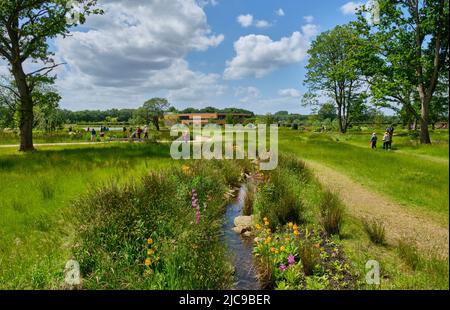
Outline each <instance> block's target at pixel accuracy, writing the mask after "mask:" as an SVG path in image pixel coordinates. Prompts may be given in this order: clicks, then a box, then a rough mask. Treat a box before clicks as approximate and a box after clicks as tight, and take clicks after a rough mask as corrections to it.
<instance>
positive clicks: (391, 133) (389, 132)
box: [386, 125, 394, 148]
mask: <svg viewBox="0 0 450 310" xmlns="http://www.w3.org/2000/svg"><path fill="white" fill-rule="evenodd" d="M386 132H387V133H388V134H389V136H390V137H391V139H390V141H389V147H390V148H392V140H393V137H394V125H391V126H389V127H388V128H387V129H386Z"/></svg>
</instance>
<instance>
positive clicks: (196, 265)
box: [74, 161, 241, 290]
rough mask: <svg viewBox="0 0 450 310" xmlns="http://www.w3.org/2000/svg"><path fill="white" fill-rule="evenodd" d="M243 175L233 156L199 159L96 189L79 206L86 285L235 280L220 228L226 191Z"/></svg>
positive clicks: (190, 285)
mask: <svg viewBox="0 0 450 310" xmlns="http://www.w3.org/2000/svg"><path fill="white" fill-rule="evenodd" d="M240 177H241V169H240V168H239V166H238V165H237V164H236V163H234V162H229V161H218V162H207V161H200V162H193V163H190V164H189V165H184V166H183V167H182V169H180V168H172V169H169V170H161V171H158V172H152V173H150V174H149V175H147V176H145V177H143V178H142V180H140V181H138V182H133V183H129V184H127V185H126V186H123V187H120V186H117V185H115V184H113V185H110V186H108V187H106V188H102V189H98V190H95V191H92V192H91V193H90V194H88V195H87V196H86V197H84V198H83V199H81V200H80V201H78V202H77V203H76V204H75V208H74V210H75V213H76V215H75V217H76V218H77V219H78V223H79V224H78V225H76V226H77V227H78V226H79V227H81V229H80V230H79V231H78V233H77V236H76V241H75V244H76V245H75V247H74V258H75V259H76V260H77V261H79V262H80V265H81V271H82V276H83V288H86V289H172V290H173V289H229V288H230V287H232V284H233V276H232V273H233V268H232V266H231V264H230V262H229V260H228V253H227V249H226V247H224V245H223V244H222V240H221V235H222V224H223V215H224V212H225V210H224V208H225V201H226V200H225V198H224V195H225V194H226V193H227V192H228V191H229V189H230V187H232V186H235V185H238V184H239V180H240ZM197 200H198V201H197ZM196 206H198V211H197V208H196Z"/></svg>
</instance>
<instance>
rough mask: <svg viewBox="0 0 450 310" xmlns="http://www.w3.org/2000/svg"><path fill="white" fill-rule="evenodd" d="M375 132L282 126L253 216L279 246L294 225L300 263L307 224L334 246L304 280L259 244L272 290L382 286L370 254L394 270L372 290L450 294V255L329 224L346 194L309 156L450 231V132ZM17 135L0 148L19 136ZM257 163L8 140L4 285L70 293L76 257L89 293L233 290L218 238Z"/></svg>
mask: <svg viewBox="0 0 450 310" xmlns="http://www.w3.org/2000/svg"><path fill="white" fill-rule="evenodd" d="M166 134H167V131H166V132H165V133H163V134H161V135H160V137H162V138H161V139H163V140H164V139H165V138H164V137H165V135H166ZM371 134H372V131H369V130H365V131H352V132H349V133H348V134H346V135H340V134H337V133H312V132H304V131H298V130H292V129H286V128H282V129H280V141H279V147H280V151H282V153H283V154H282V157H281V159H280V167H279V169H277V170H276V171H274V172H271V173H269V174H267V175H266V176H265V177H266V178H268V179H267V180H268V181H267V184H260V185H258V186H257V188H258V191H256V190H255V193H256V194H255V196H254V197H253V196H252V197H251V199H250V198H249V206H250V207H249V209H248V210H247V212H248V213H249V214H250V213H252V212H253V213H254V214H255V215H256V216H257V217H258V219H259V221H261V222H260V224H261V225H263V226H264V220H263V218H264V217H269V220H270V223H269V224H268V227H270V228H271V229H272V231H271V233H273V234H274V235H273V237H274V238H275V239H276V240H282V239H283V238H287V237H289V236H291V235H292V231H290V229H291V228H289V227H288V226H287V225H288V222H291V221H293V222H296V223H298V224H299V225H300V226H301V227H300V229H299V234H300V235H301V236H302V237H303V238H304V239H303V241H302V242H303V243H300V245H299V244H293V243H289V244H287V245H286V246H290V247H292V249H293V250H294V249H295V251H296V253H298V255H299V257H303V259H304V260H306V259H308V258H309V259H310V261H311V262H314V259H315V256H314V255H315V254H314V253H315V252H314V251H316V250H315V249H314V248H313V247H312V246H313V245H314V244H313V243H311V242H309V241H308V238H307V237H305V236H308V232H309V229H310V230H311V231H313V233H312V234H313V237H312V240H313V241H314V242H315V243H317V244H318V247H319V248H320V247H323V248H324V249H325V250H324V251H325V254H324V253H322V254H321V255H323V257H322V256H321V258H320V262H321V263H320V264H319V265H320V266H321V269H320V270H316V269H314V268H310V269H311V271H308V269H307V268H306V267H307V266H306V265H302V266H301V265H299V267H298V268H300V269H299V270H297V271H298V274H302V275H304V276H301V277H300V278H295V274H294V275H290V276H289V274H286V275H285V274H280V272H279V270H278V267H277V266H278V265H277V264H279V261H278V260H286V259H287V256H286V255H285V254H277V256H271V255H272V254H271V251H272V249H271V247H272V246H274V247H276V250H277V251H278V249H281V248H280V246H281V245H282V244H281V243H279V241H276V242H275V243H273V244H271V243H270V242H269V243H267V244H265V245H264V244H263V245H261V247H260V248H258V250H257V251H259V252H258V253H260V254H261V253H262V254H261V255H262V256H263V257H264V255H266V256H267V257H271V258H270V259H271V260H266V261H265V263H266V269H265V270H266V271H267V273H266V275H265V276H266V278H267V279H268V281H269V282H270V283H271V285H270V286H271V288H278V289H324V288H331V289H342V288H357V289H373V288H374V287H373V286H367V285H365V284H364V268H365V263H366V261H367V260H368V259H369V258H370V259H377V260H379V261H380V262H381V263H382V264H383V266H384V267H385V268H384V269H383V273H382V276H383V285H381V286H380V287H377V288H381V289H411V288H412V289H442V288H444V289H448V285H449V284H448V283H449V281H448V258H446V259H442V258H438V257H433V256H431V257H430V256H429V255H425V254H426V253H420V252H418V251H417V250H416V249H415V248H414V247H413V246H412V245H409V244H403V245H398V246H393V245H389V246H386V245H377V244H374V243H373V242H371V241H370V238H369V236H368V235H367V233H366V232H365V230H364V225H363V223H361V221H360V220H358V219H356V218H354V217H353V216H352V215H351V214H347V213H344V215H343V217H342V220H343V222H342V226H339V232H338V233H336V232H333V233H329V234H327V229H331V228H332V227H333V225H334V224H333V222H332V220H333V219H332V218H326V217H325V214H326V212H340V211H339V210H338V209H339V207H338V206H337V205H338V204H339V202H338V200H336V201H335V200H333V199H331V198H329V197H328V198H326V197H327V196H326V195H325V191H324V189H323V188H322V186H321V185H320V184H319V182H318V180H317V179H316V178H315V177H314V175H313V173H312V171H309V170H308V169H307V168H305V166H304V163H303V162H302V161H305V162H306V163H307V162H308V161H311V162H317V163H320V164H322V165H325V166H327V167H330V168H332V169H334V170H336V171H338V172H339V173H342V174H344V175H346V176H348V177H350V178H351V179H352V180H354V181H356V182H357V183H359V184H362V185H363V186H364V187H365V188H368V189H371V190H372V191H374V192H376V193H380V194H383V195H385V196H387V197H389V198H391V199H392V200H393V201H396V202H398V203H400V204H401V205H403V206H404V207H405V208H407V209H410V210H413V211H414V212H416V213H417V214H418V215H420V216H424V217H429V218H431V219H433V220H435V221H436V222H437V223H439V225H441V226H443V227H448V223H449V192H448V188H449V166H448V158H449V151H448V131H447V130H443V131H433V132H432V139H433V141H434V143H433V144H432V145H430V146H422V145H419V144H418V143H417V139H416V137H414V136H412V135H411V134H410V133H408V132H406V131H401V130H398V131H397V132H396V135H395V137H394V145H393V150H392V151H385V150H383V149H382V148H381V147H379V149H377V150H372V149H370V147H369V139H370V135H371ZM381 134H382V133H379V135H381ZM8 135H9V136H8V138H7V139H4V140H1V142H0V144H3V145H5V144H15V143H16V142H17V140H16V138H12V137H11V136H10V134H9V133H8ZM57 136H58V138H48V137H47V138H46V137H44V136H42V137H41V136H39V135H38V138H37V139H36V141H37V142H39V143H54V142H70V141H69V140H68V139H67V135H66V134H61V135H57ZM84 140H86V137H84V136H83V137H82V138H80V140H79V141H84ZM380 140H381V139H380ZM298 160H300V161H298ZM250 166H251V165H250ZM250 166H249V162H248V161H240V162H238V163H236V162H232V161H224V162H221V161H219V162H214V161H213V162H204V161H201V162H190V161H188V162H186V161H183V162H180V161H174V160H172V159H171V157H170V153H169V145H168V144H158V143H127V142H125V143H114V142H113V143H104V144H103V143H102V144H100V143H99V144H96V145H64V146H45V147H43V146H41V147H37V152H32V153H26V154H22V153H19V152H17V151H16V148H10V147H7V148H0V289H64V288H65V287H64V284H63V283H64V266H65V263H66V262H67V261H68V260H69V259H73V258H75V259H77V260H79V261H81V262H83V266H84V267H82V271H83V277H84V278H83V279H84V284H83V288H86V289H133V288H135V289H148V288H150V289H180V288H191V289H217V288H229V287H231V285H232V274H233V271H232V270H231V269H230V266H229V264H228V262H227V254H226V251H224V247H223V244H221V243H220V238H219V237H220V236H219V234H218V231H219V230H220V225H221V223H222V221H223V215H224V206H225V204H226V203H227V201H226V199H224V198H223V194H224V193H225V192H226V191H227V190H229V188H230V187H232V186H236V185H238V184H239V182H241V181H242V180H241V179H240V178H242V173H243V172H247V173H250V171H251V170H252V168H251V167H250ZM193 188H196V189H198V191H199V194H200V195H201V199H202V200H203V201H205V200H208V201H210V204H211V208H210V209H205V210H204V216H205V217H204V219H205V223H202V225H194V224H192V222H193V221H194V222H195V216H194V213H193V210H192V207H191V206H190V205H189V203H190V199H191V197H190V196H189V193H190V191H191V190H192V189H193ZM149 197H150V198H149ZM277 197H278V198H277ZM324 197H325V198H324ZM324 199H325V200H324ZM327 199H328V200H329V201H328V200H327ZM330 199H331V200H330ZM324 201H325V202H324ZM327 201H328V202H327ZM324 206H325V207H324ZM334 207H335V209H333V208H334ZM324 208H325V209H324ZM326 208H329V210H328V211H327V210H326ZM330 214H333V216H335V214H337V213H330ZM325 220H326V221H328V223H325V222H324V221H325ZM339 221H340V220H339ZM325 224H327V225H328V226H327V225H325ZM330 227H331V228H330ZM262 234H264V232H262ZM261 236H262V237H264V238H267V237H268V236H267V235H261ZM325 236H326V237H325ZM149 237H151V238H153V239H154V241H155V244H154V248H152V250H153V249H154V252H157V253H158V256H159V258H160V259H161V261H162V262H164V263H157V262H156V261H155V262H154V263H155V265H154V268H152V269H151V271H149V269H146V267H145V265H144V260H145V257H146V254H145V251H146V249H147V248H146V244H145V242H146V240H147V238H149ZM268 245H270V246H268ZM152 246H153V245H152ZM334 248H336V249H342V250H343V253H344V254H342V256H338V258H337V259H336V260H332V259H331V260H330V259H328V258H327V256H326V255H327V254H329V255H331V254H332V252H331V250H330V249H334ZM152 253H153V251H152ZM152 255H153V254H152ZM285 256H286V257H285ZM214 259H216V260H214ZM267 262H270V264H269V263H267ZM152 264H153V262H152ZM269 265H270V266H272V267H271V268H272V269H270V270H269V269H268V268H267V266H269ZM86 266H87V267H86ZM152 266H153V265H152ZM180 266H184V267H180ZM208 266H211V268H210V269H208ZM180 268H182V269H183V268H184V269H183V270H181V269H180ZM296 268H297V267H296ZM333 268H334V269H333ZM336 268H337V269H336ZM186 270H188V271H191V273H190V272H187V271H186ZM293 270H294V269H293ZM269 271H270V272H269ZM192 273H195V275H193V274H192ZM121 275H124V276H121ZM208 277H210V278H208ZM339 279H341V280H342V281H343V282H342V285H340V284H339V281H338V280H339ZM344 282H345V283H344Z"/></svg>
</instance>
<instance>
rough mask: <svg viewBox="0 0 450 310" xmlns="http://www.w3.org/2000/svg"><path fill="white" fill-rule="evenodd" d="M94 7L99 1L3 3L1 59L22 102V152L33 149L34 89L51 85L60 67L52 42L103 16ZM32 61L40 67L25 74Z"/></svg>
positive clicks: (16, 0) (19, 0) (0, 13)
mask: <svg viewBox="0 0 450 310" xmlns="http://www.w3.org/2000/svg"><path fill="white" fill-rule="evenodd" d="M72 3H73V4H77V6H76V8H75V7H74V6H73V5H72ZM95 5H96V0H77V1H71V0H50V1H44V0H1V1H0V57H1V58H3V59H4V60H6V61H7V62H8V64H9V69H10V71H11V74H12V76H13V78H14V81H15V86H16V90H14V91H15V92H16V95H17V97H18V98H19V103H20V104H19V112H20V121H19V128H20V150H21V151H31V150H33V149H34V147H33V118H34V115H33V106H34V102H33V95H32V93H33V89H34V88H35V86H36V84H38V83H40V82H42V81H51V79H49V78H48V76H49V74H50V73H51V71H52V70H53V69H54V68H55V67H56V66H57V65H58V64H55V62H54V60H53V59H52V56H53V54H52V52H51V51H50V49H49V40H50V39H52V38H55V37H57V36H66V35H67V34H69V29H70V28H71V27H72V26H75V25H77V24H78V23H83V22H84V21H85V18H86V16H87V15H89V14H91V13H101V11H99V10H98V9H95ZM30 60H31V61H33V62H35V65H36V64H40V67H39V68H38V69H35V70H34V71H32V72H26V70H25V68H24V63H25V62H27V61H30Z"/></svg>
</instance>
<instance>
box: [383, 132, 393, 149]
mask: <svg viewBox="0 0 450 310" xmlns="http://www.w3.org/2000/svg"><path fill="white" fill-rule="evenodd" d="M383 149H384V150H390V149H391V135H390V134H389V133H388V132H387V131H386V132H385V133H384V136H383Z"/></svg>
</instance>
